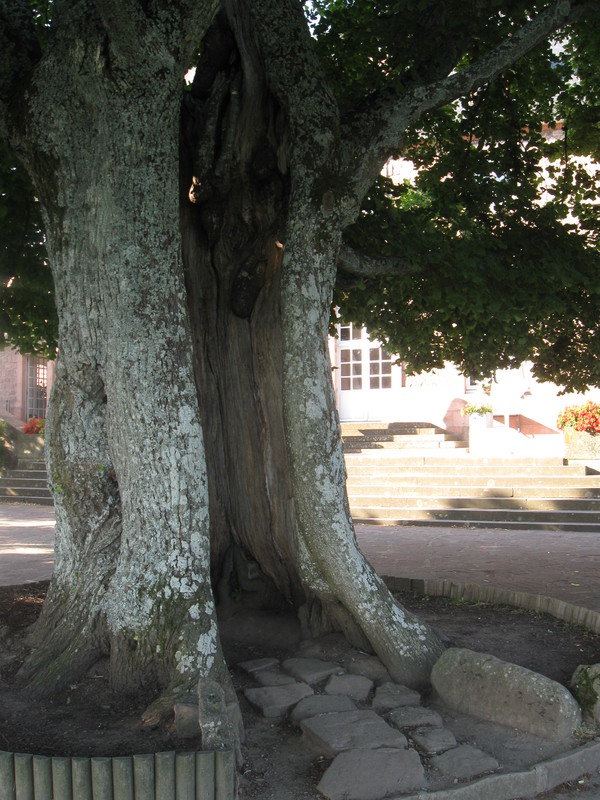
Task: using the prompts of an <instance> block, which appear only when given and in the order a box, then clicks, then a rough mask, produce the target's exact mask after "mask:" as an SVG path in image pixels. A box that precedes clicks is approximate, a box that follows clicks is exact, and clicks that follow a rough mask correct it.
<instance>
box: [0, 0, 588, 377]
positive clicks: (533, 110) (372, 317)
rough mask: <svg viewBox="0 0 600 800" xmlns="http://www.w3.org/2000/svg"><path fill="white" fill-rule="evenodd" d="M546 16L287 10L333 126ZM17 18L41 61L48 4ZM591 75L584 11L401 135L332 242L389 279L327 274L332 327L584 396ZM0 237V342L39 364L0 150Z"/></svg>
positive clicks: (34, 259)
mask: <svg viewBox="0 0 600 800" xmlns="http://www.w3.org/2000/svg"><path fill="white" fill-rule="evenodd" d="M546 5H547V1H546V2H541V1H540V0H538V1H537V2H531V0H509V1H508V2H500V0H443V2H438V1H437V0H435V1H434V0H389V1H388V2H385V1H384V0H376V2H373V1H372V0H311V2H308V3H306V5H305V8H306V14H307V18H308V21H309V24H310V26H311V29H312V31H313V35H314V40H315V47H316V49H317V52H318V54H319V56H320V59H321V62H322V64H323V69H324V73H325V76H326V79H327V80H328V82H329V84H330V86H331V88H332V90H333V91H334V93H335V94H336V96H337V98H338V102H339V105H340V110H341V112H342V114H345V115H347V116H351V115H352V114H354V113H356V111H357V110H360V108H361V106H364V104H366V103H368V102H369V101H370V100H372V99H373V98H374V97H382V96H383V97H387V96H388V95H389V97H390V98H392V97H395V96H398V95H402V94H403V93H405V92H407V91H409V90H411V89H413V88H414V87H415V86H419V85H426V84H428V83H430V82H431V81H432V80H436V79H438V78H440V77H442V76H444V75H447V74H449V73H450V72H451V71H452V70H455V69H461V68H463V67H466V66H468V65H469V64H472V63H473V62H475V61H476V60H477V59H478V58H479V57H481V55H482V54H485V53H486V52H488V51H489V50H490V48H492V47H494V46H496V45H497V44H498V43H500V42H502V41H504V40H506V39H507V38H508V37H510V36H511V34H512V33H513V32H514V31H515V30H516V29H517V28H518V27H519V26H520V25H522V24H524V23H525V22H526V21H527V20H528V19H529V18H530V17H531V16H532V15H534V14H535V13H537V12H538V11H540V10H541V9H543V8H544V7H545V6H546ZM31 8H32V13H33V16H34V19H35V21H36V25H37V28H38V32H39V38H40V44H41V47H42V48H44V47H45V44H46V39H47V33H48V30H49V26H50V25H51V11H52V3H51V2H46V3H45V4H39V3H34V4H32V6H31ZM599 74H600V12H599V19H598V24H594V20H591V21H590V20H589V19H587V20H586V22H585V23H584V24H580V25H579V26H572V27H569V28H565V29H564V30H563V31H561V32H560V36H558V37H557V39H556V40H555V41H552V42H547V43H545V44H543V45H542V46H540V47H539V48H538V49H537V50H536V51H535V52H533V53H531V54H530V55H529V56H528V57H527V58H524V59H522V60H521V61H519V62H518V63H517V64H515V65H513V66H512V67H511V68H509V69H507V70H506V71H505V72H504V73H502V74H501V75H500V76H499V77H498V78H497V79H495V80H494V81H492V82H490V83H487V84H485V85H483V86H481V87H480V88H479V89H477V90H476V91H473V92H472V93H471V94H470V95H469V96H467V97H464V98H462V99H461V101H459V102H456V103H454V104H452V105H450V106H447V107H444V108H440V109H438V110H436V111H434V112H431V113H429V114H427V115H426V116H425V117H423V118H421V119H420V120H419V121H418V123H416V124H415V125H414V126H413V127H412V128H411V129H410V130H408V131H406V134H405V136H404V137H403V138H402V140H401V141H398V147H397V152H396V155H397V156H398V157H404V158H406V159H408V160H410V161H411V162H412V163H413V164H414V165H415V166H416V167H417V169H418V174H417V178H416V179H415V181H414V183H412V184H411V183H402V184H399V185H394V184H393V183H392V182H391V181H390V180H387V179H384V178H381V179H379V180H378V181H377V183H376V185H375V186H373V188H372V190H371V192H370V193H369V195H368V197H367V198H366V199H365V202H364V205H363V209H362V213H361V215H360V218H359V220H358V221H357V222H356V224H354V225H353V226H352V227H351V228H349V229H348V230H347V231H346V233H345V238H346V242H347V243H348V244H349V245H351V246H352V247H353V248H354V249H355V250H357V251H359V252H362V253H363V254H366V255H369V256H372V257H381V258H384V257H385V258H386V259H389V260H390V261H393V262H396V265H395V266H394V267H390V269H389V271H388V275H387V276H386V277H380V276H377V277H363V278H361V279H357V278H356V277H355V276H354V277H352V276H348V275H344V273H343V265H342V268H341V272H340V281H339V288H338V290H337V293H336V297H335V304H336V305H338V306H339V307H340V308H341V313H342V315H343V318H344V319H346V320H349V321H350V320H351V321H353V322H355V323H360V324H365V325H366V326H367V327H368V328H369V330H370V331H371V333H372V334H374V335H375V336H377V337H378V338H379V339H381V340H382V341H383V342H385V343H386V345H387V347H388V348H389V350H390V351H392V352H394V353H396V354H397V355H399V357H400V358H401V359H403V360H405V361H406V362H407V367H408V369H409V370H412V371H420V370H425V369H430V368H433V367H438V366H440V365H441V364H442V363H443V362H444V361H446V360H449V361H454V362H455V363H456V364H457V365H458V366H459V367H460V368H461V369H462V370H463V371H464V372H465V373H467V374H469V375H471V376H472V377H482V376H487V375H489V374H490V373H491V372H492V371H493V370H494V369H496V368H498V367H506V366H510V365H513V364H515V363H519V362H520V361H522V360H525V359H531V360H532V361H533V362H534V370H535V372H536V374H537V376H538V377H539V378H541V379H549V380H554V381H556V382H557V383H561V384H563V385H564V386H565V387H566V388H568V389H585V388H586V387H587V386H588V385H592V384H595V385H600V363H599V360H598V358H597V356H596V352H595V347H594V341H595V335H596V328H597V324H598V318H599V309H600V280H599V277H598V276H599V275H600V272H599V269H600V255H599V230H598V206H597V205H596V203H597V201H598V189H599V185H598V174H595V173H594V172H593V171H590V169H589V167H588V166H586V164H585V163H584V162H583V161H581V160H580V159H581V158H582V157H584V156H591V157H592V158H595V159H596V160H597V161H599V162H600V80H599V79H598V75H599ZM545 126H546V127H545ZM548 126H549V127H548ZM543 131H546V135H545V136H544V135H542V133H543ZM548 132H549V133H550V134H552V132H555V133H556V135H553V136H552V135H549V133H548ZM599 174H600V173H599ZM542 197H543V202H541V198H542ZM565 220H566V222H565ZM0 237H1V238H0V242H1V245H0V281H1V283H0V285H2V287H3V289H2V297H1V299H0V318H1V321H2V330H3V331H4V332H5V335H6V339H7V341H9V342H10V343H12V344H14V345H16V346H17V347H19V348H20V349H22V350H23V351H30V352H32V351H33V352H38V353H41V354H47V355H51V354H52V353H53V352H54V349H55V347H56V337H57V324H56V315H55V312H54V310H53V304H52V300H51V298H52V294H51V293H52V282H51V278H50V272H49V270H48V268H47V266H46V264H45V262H44V258H43V248H42V241H43V234H42V225H41V220H40V217H39V213H38V209H37V204H36V203H35V200H34V198H33V192H32V189H31V186H30V184H29V182H28V179H27V177H26V176H25V175H24V173H23V171H22V170H21V169H19V168H18V167H17V166H16V160H15V159H13V158H11V155H10V154H9V152H8V151H7V150H6V149H2V150H0Z"/></svg>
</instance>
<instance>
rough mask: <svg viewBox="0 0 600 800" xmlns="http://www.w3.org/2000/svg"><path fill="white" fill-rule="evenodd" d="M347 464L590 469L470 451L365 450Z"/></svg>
mask: <svg viewBox="0 0 600 800" xmlns="http://www.w3.org/2000/svg"><path fill="white" fill-rule="evenodd" d="M346 465H347V467H348V468H350V467H355V466H375V467H386V468H387V467H392V466H397V467H399V468H400V469H407V468H408V467H411V468H412V467H432V468H436V469H437V468H439V469H448V468H449V467H451V468H452V469H455V468H457V469H458V468H465V467H475V468H479V467H490V468H492V467H494V468H495V467H509V468H510V469H519V468H521V467H525V468H528V467H561V468H562V467H567V466H568V468H569V469H576V470H578V471H579V472H580V473H581V474H586V467H585V466H584V465H578V464H569V465H567V464H565V462H564V459H562V458H559V457H535V456H534V457H529V456H527V457H519V456H512V455H509V456H501V457H493V458H489V457H484V456H472V455H471V454H470V453H468V452H463V451H462V450H461V451H459V452H457V453H448V454H442V453H429V454H426V455H420V454H417V455H414V454H411V453H408V452H397V453H394V452H390V451H387V450H383V449H382V450H375V451H364V452H362V453H348V454H347V455H346ZM589 473H590V474H595V473H594V471H592V470H589Z"/></svg>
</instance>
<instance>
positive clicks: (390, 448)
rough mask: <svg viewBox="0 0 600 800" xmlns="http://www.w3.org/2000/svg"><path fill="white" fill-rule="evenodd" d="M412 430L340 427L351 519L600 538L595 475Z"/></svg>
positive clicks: (599, 488) (599, 484) (598, 477)
mask: <svg viewBox="0 0 600 800" xmlns="http://www.w3.org/2000/svg"><path fill="white" fill-rule="evenodd" d="M402 427H403V430H406V431H410V432H409V433H406V434H405V433H403V432H401V428H402ZM428 427H429V430H427V428H428ZM357 429H360V432H357ZM416 430H417V426H413V429H411V427H410V426H399V425H391V426H382V425H381V424H380V425H379V426H377V425H373V424H371V425H358V426H357V425H354V424H353V425H351V426H346V425H345V424H344V425H342V435H343V438H344V447H345V451H346V468H347V472H348V481H347V488H348V497H349V501H350V509H351V512H352V516H353V518H354V521H355V522H358V523H367V524H377V525H406V524H421V525H444V526H453V525H454V526H456V525H460V526H464V525H468V526H472V527H502V528H524V529H548V530H578V531H589V532H592V533H600V474H597V473H594V472H593V471H591V470H590V469H589V468H586V467H585V466H582V465H581V466H580V465H566V464H565V463H564V462H563V460H562V459H561V458H522V457H518V456H507V457H506V458H485V457H473V456H471V455H470V454H469V453H468V452H467V451H466V449H465V448H464V447H461V446H460V444H461V443H459V442H456V443H455V446H454V447H452V443H453V441H454V440H453V439H452V437H450V438H448V439H446V438H440V437H442V436H443V432H440V431H439V429H435V428H434V427H433V426H425V425H419V426H418V430H419V431H422V432H421V433H417V432H416ZM405 435H406V436H407V438H406V439H404V438H403V437H404V436H405ZM361 436H362V437H363V438H362V439H361V438H360V437H361ZM380 436H381V437H382V438H381V439H380ZM421 436H423V437H424V438H423V439H422V440H421ZM436 443H437V444H436Z"/></svg>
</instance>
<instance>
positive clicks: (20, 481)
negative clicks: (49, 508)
mask: <svg viewBox="0 0 600 800" xmlns="http://www.w3.org/2000/svg"><path fill="white" fill-rule="evenodd" d="M47 486H48V479H47V477H46V473H45V472H43V473H38V472H36V473H35V474H32V476H31V478H29V477H24V476H22V475H20V476H19V477H15V476H14V475H12V474H11V475H9V476H6V477H3V478H0V488H8V487H12V488H13V489H21V488H23V489H27V488H30V487H40V488H42V489H45V488H47Z"/></svg>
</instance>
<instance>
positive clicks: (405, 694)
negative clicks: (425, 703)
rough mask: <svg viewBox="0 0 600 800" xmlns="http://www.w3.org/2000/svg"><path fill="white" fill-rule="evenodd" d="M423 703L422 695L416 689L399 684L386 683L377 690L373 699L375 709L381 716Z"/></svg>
mask: <svg viewBox="0 0 600 800" xmlns="http://www.w3.org/2000/svg"><path fill="white" fill-rule="evenodd" d="M420 702H421V695H420V694H419V693H418V692H416V691H415V690H414V689H409V688H408V687H407V686H401V685H400V684H398V683H392V682H391V681H390V682H389V683H384V684H382V685H381V686H379V687H378V688H377V691H376V692H375V697H374V698H373V708H374V709H375V711H377V712H379V713H380V714H385V712H386V711H392V709H394V708H400V707H401V706H415V705H419V703H420Z"/></svg>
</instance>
